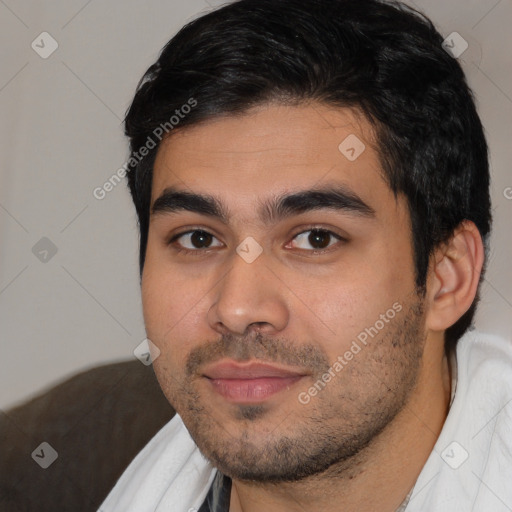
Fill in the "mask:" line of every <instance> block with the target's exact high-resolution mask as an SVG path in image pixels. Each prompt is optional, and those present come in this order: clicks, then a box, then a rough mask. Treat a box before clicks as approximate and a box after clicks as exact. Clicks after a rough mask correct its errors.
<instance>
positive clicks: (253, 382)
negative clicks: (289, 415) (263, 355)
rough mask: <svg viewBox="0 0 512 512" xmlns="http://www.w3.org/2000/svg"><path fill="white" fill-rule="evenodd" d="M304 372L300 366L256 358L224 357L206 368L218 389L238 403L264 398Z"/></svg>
mask: <svg viewBox="0 0 512 512" xmlns="http://www.w3.org/2000/svg"><path fill="white" fill-rule="evenodd" d="M305 376H306V373H304V372H303V371H301V370H295V369H291V368H284V367H279V366H275V365H269V364H264V363H256V362H252V363H251V362H249V363H243V364H241V363H238V362H235V361H223V362H220V363H216V364H214V365H211V366H208V367H207V368H206V369H205V370H204V371H203V377H205V378H206V379H207V380H208V381H209V383H210V385H211V387H212V388H213V390H214V391H215V392H216V393H218V394H219V395H221V396H222V397H223V398H225V399H226V400H228V401H229V402H231V403H237V404H254V403H259V402H263V401H265V400H267V399H268V398H270V397H272V396H274V395H275V394H277V393H279V392H282V391H285V390H288V389H290V388H291V387H292V386H293V385H294V384H296V383H297V382H298V381H300V380H301V379H302V378H304V377H305Z"/></svg>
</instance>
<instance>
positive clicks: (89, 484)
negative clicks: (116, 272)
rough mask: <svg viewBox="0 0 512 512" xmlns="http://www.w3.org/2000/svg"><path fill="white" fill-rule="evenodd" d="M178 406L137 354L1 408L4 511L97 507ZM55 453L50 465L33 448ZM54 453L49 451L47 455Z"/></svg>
mask: <svg viewBox="0 0 512 512" xmlns="http://www.w3.org/2000/svg"><path fill="white" fill-rule="evenodd" d="M174 414H175V411H174V410H173V409H172V408H171V406H170V405H169V404H168V403H167V401H166V399H165V397H164V395H163V394H162V391H161V390H160V387H159V386H158V382H157V381H156V378H155V376H154V373H153V370H152V368H151V367H146V366H144V365H143V364H142V363H140V362H139V361H138V360H134V361H128V362H123V363H117V364H110V365H106V366H102V367H99V368H94V369H92V370H89V371H85V372H82V373H80V374H78V375H76V376H74V377H72V378H70V379H68V380H66V381H65V382H63V383H61V384H59V385H58V386H56V387H54V388H52V389H50V390H49V391H47V392H44V393H43V394H41V395H40V396H38V397H36V398H34V399H32V400H30V401H28V402H27V403H24V404H22V405H20V406H17V407H15V408H13V409H11V410H8V411H6V412H0V445H1V449H0V450H1V451H0V511H1V512H45V511H48V512H50V511H51V512H67V511H69V512H80V511H96V510H97V509H98V507H99V505H100V504H101V502H102V501H103V500H104V498H105V497H106V496H107V494H108V492H109V490H110V489H111V488H112V487H113V485H114V484H115V482H116V481H117V479H118V478H119V476H120V475H121V473H122V472H123V471H124V469H125V468H126V467H127V466H128V464H129V463H130V461H131V460H132V459H133V458H134V457H135V455H136V454H137V453H138V452H139V451H140V450H141V449H142V448H143V446H144V445H145V444H146V443H147V442H148V441H149V440H150V439H151V437H152V436H153V435H154V434H155V433H156V432H157V431H158V430H159V429H160V428H161V427H162V426H163V425H164V424H165V423H166V422H168V421H169V420H170V419H171V418H172V417H173V416H174ZM43 442H47V443H49V444H50V445H51V447H52V448H53V449H54V450H56V452H57V453H58V457H57V459H56V460H55V462H53V463H52V464H51V465H50V466H49V467H48V468H47V469H43V468H42V467H40V465H39V464H38V463H36V460H40V461H41V460H43V459H44V457H46V456H48V454H45V453H44V450H43V452H42V453H41V452H40V451H38V452H36V453H37V454H38V455H39V458H37V457H36V460H34V458H33V457H32V453H33V452H34V450H35V449H36V448H37V447H38V446H39V445H40V444H41V443H43ZM46 460H49V459H46Z"/></svg>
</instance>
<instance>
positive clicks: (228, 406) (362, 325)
mask: <svg viewBox="0 0 512 512" xmlns="http://www.w3.org/2000/svg"><path fill="white" fill-rule="evenodd" d="M363 144H364V146H363ZM151 201H152V212H151V217H150V224H149V233H148V245H147V253H146V260H145V266H144V272H143V277H142V297H143V307H144V319H145V324H146V329H147V334H148V338H149V339H150V340H151V341H152V342H153V343H154V344H155V345H156V346H157V347H158V348H159V350H160V352H161V354H160V356H159V357H158V358H157V359H156V360H155V361H154V368H155V372H156V375H157V377H158V380H159V382H160V385H161V387H162V389H163V391H164V393H165V395H166V396H167V398H168V400H169V401H170V403H171V404H172V405H173V406H174V408H175V409H176V410H177V412H178V413H179V414H180V416H181V417H182V419H183V421H184V423H185V425H186V426H187V428H188V429H189V431H190V434H191V435H192V437H193V438H194V440H195V442H196V443H197V445H198V446H199V448H200V449H201V451H202V452H203V454H204V455H205V456H206V457H207V458H209V459H210V460H211V461H212V463H213V464H214V465H215V466H217V467H218V468H219V469H220V470H221V471H222V472H224V473H225V474H227V475H229V476H231V477H232V478H237V479H242V480H244V479H245V480H249V479H251V480H256V481H267V482H268V481H275V482H278V481H293V480H298V479H301V478H304V477H307V476H310V475H313V474H318V473H320V472H323V471H327V470H329V468H333V467H335V466H336V465H337V464H339V463H342V462H343V461H346V460H350V458H351V457H352V456H354V455H355V454H357V453H360V452H361V451H362V450H363V449H364V448H365V447H366V446H368V445H369V443H371V441H372V440H373V439H375V438H376V437H377V436H379V435H380V433H381V432H382V431H383V430H385V429H386V428H387V427H388V426H389V425H390V424H392V422H393V421H394V419H395V418H396V417H397V416H398V414H399V413H400V411H401V410H402V409H403V407H404V405H405V404H406V402H407V399H408V397H409V395H410V393H411V390H413V389H414V386H415V383H416V382H417V378H418V374H419V371H420V368H421V365H420V362H421V357H422V350H423V346H424V340H425V334H424V332H425V329H424V317H423V313H422V302H421V299H420V298H419V297H418V295H417V293H416V289H415V286H414V264H413V252H412V242H411V240H412V238H411V228H410V222H409V216H408V213H407V207H406V202H405V199H404V198H402V197H400V196H399V197H398V198H396V197H395V196H394V195H393V193H392V192H391V191H390V189H389V187H388V186H387V184H386V183H385V181H384V179H383V178H382V176H381V167H380V163H379V159H378V153H377V150H376V149H375V138H374V135H373V133H372V131H371V129H370V126H369V124H368V122H367V121H365V120H364V119H363V118H362V117H361V116H358V115H357V114H356V113H355V112H353V111H351V110H349V109H342V108H337V109H333V108H330V107H327V106H324V105H320V104H310V105H303V106H293V107H292V106H283V105H270V104H269V105H264V106H261V107H258V108H255V109H253V110H251V111H250V112H249V113H247V114H244V115H241V116H236V117H234V116H233V117H225V118H219V119H217V120H213V121H208V122H206V123H203V124H199V125H196V126H192V127H187V128H184V129H182V130H181V131H179V132H176V133H174V134H173V135H172V136H171V137H170V138H168V139H167V140H165V141H164V142H163V143H162V145H161V147H160V149H159V152H158V155H157V159H156V163H155V167H154V176H153V184H152V200H151Z"/></svg>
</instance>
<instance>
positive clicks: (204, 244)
mask: <svg viewBox="0 0 512 512" xmlns="http://www.w3.org/2000/svg"><path fill="white" fill-rule="evenodd" d="M170 243H171V244H173V245H177V246H178V247H180V248H182V249H186V250H190V251H199V250H200V249H209V248H211V247H221V246H222V243H221V242H219V241H218V240H217V238H216V237H215V236H213V235H212V234H211V233H208V231H203V230H202V229H194V230H191V231H187V232H185V233H180V234H178V235H176V236H174V237H173V238H172V239H171V241H170Z"/></svg>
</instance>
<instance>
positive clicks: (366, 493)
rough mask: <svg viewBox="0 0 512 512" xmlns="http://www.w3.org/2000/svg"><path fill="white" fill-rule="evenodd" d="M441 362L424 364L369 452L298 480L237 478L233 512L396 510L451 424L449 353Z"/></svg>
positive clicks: (233, 486) (383, 511) (232, 492)
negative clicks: (250, 479) (249, 480)
mask: <svg viewBox="0 0 512 512" xmlns="http://www.w3.org/2000/svg"><path fill="white" fill-rule="evenodd" d="M440 359H441V360H439V359H438V361H437V362H436V363H437V364H432V365H431V366H428V365H427V364H425V363H424V366H423V368H422V371H421V372H420V375H419V378H418V382H417V385H416V387H415V389H414V390H413V391H412V392H411V395H410V397H409V400H408V401H407V403H406V405H405V406H404V407H403V409H402V410H401V411H400V412H399V413H398V414H397V416H396V417H395V418H394V420H393V421H392V422H391V423H390V424H389V425H388V426H387V427H386V428H385V429H384V430H383V431H382V432H381V433H380V434H379V435H378V436H376V437H375V438H374V439H373V441H372V442H371V443H370V445H368V446H367V447H366V448H365V449H364V450H362V451H360V452H359V453H358V454H357V455H355V456H354V457H352V458H351V459H350V460H345V461H342V462H339V463H337V464H336V465H334V466H331V468H329V470H328V471H326V472H324V473H322V474H319V475H315V476H313V477H309V478H307V479H304V480H301V481H299V482H284V483H272V484H268V483H254V482H242V481H238V480H233V484H232V490H231V504H230V512H258V511H261V510H265V511H266V512H285V511H286V512H304V510H308V511H310V512H320V511H322V512H324V511H325V510H332V511H344V512H347V511H352V510H357V511H358V512H372V511H375V510H380V511H382V512H394V511H395V510H396V509H397V508H398V507H399V506H400V505H401V503H402V502H403V501H404V499H405V498H406V497H407V495H408V493H409V491H410V490H411V489H412V488H413V486H414V484H415V482H416V479H417V478H418V476H419V474H420V472H421V470H422V468H423V466H424V465H425V463H426V461H427V459H428V457H429V455H430V453H431V452H432V449H433V447H434V445H435V443H436V441H437V438H438V437H439V434H440V432H441V429H442V427H443V424H444V422H445V420H446V416H447V413H448V407H449V401H450V386H451V379H450V367H449V362H448V360H447V358H446V356H445V355H442V356H440ZM425 360H426V361H428V359H427V358H424V361H425Z"/></svg>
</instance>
